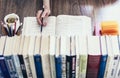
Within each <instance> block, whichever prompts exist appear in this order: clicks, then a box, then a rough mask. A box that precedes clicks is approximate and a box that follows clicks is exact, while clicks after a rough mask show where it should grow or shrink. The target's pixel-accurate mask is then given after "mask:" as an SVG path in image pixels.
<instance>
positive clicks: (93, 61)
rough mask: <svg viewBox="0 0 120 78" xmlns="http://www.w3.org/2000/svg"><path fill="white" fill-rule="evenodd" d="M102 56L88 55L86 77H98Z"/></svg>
mask: <svg viewBox="0 0 120 78" xmlns="http://www.w3.org/2000/svg"><path fill="white" fill-rule="evenodd" d="M100 57H101V56H100V55H88V64H87V75H86V78H97V76H98V70H99V64H100Z"/></svg>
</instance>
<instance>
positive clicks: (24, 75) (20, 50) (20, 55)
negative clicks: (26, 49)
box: [18, 36, 27, 78]
mask: <svg viewBox="0 0 120 78" xmlns="http://www.w3.org/2000/svg"><path fill="white" fill-rule="evenodd" d="M24 40H25V36H22V37H21V39H20V44H19V45H20V46H19V49H18V51H19V52H18V58H19V62H20V67H21V70H22V75H23V77H25V78H27V72H26V67H25V63H24V59H23V54H22V52H23V46H24Z"/></svg>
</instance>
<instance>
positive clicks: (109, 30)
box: [101, 21, 119, 35]
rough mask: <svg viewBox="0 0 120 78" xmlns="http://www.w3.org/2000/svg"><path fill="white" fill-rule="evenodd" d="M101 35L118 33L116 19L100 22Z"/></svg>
mask: <svg viewBox="0 0 120 78" xmlns="http://www.w3.org/2000/svg"><path fill="white" fill-rule="evenodd" d="M101 34H102V35H118V34H119V27H118V23H117V22H116V21H103V22H101Z"/></svg>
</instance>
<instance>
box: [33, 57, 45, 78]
mask: <svg viewBox="0 0 120 78" xmlns="http://www.w3.org/2000/svg"><path fill="white" fill-rule="evenodd" d="M34 61H35V68H36V74H37V78H43V70H42V61H41V56H40V55H34Z"/></svg>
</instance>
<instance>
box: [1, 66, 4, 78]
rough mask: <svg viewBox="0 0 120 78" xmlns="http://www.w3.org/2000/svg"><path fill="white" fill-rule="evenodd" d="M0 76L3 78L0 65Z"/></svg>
mask: <svg viewBox="0 0 120 78" xmlns="http://www.w3.org/2000/svg"><path fill="white" fill-rule="evenodd" d="M0 78H4V76H3V72H2V70H1V67H0Z"/></svg>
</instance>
